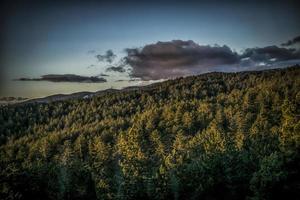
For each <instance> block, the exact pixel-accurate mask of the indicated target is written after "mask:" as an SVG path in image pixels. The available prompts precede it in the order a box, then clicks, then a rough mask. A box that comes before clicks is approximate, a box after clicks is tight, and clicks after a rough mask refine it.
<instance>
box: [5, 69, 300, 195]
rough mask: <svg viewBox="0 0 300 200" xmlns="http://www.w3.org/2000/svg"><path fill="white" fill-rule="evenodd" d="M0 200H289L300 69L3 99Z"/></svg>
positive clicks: (299, 131)
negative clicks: (44, 98)
mask: <svg viewBox="0 0 300 200" xmlns="http://www.w3.org/2000/svg"><path fill="white" fill-rule="evenodd" d="M0 124H1V126H0V134H1V135H0V145H1V146H0V162H1V163H0V195H1V196H0V199H142V198H143V199H246V198H247V199H253V200H254V199H274V198H275V197H276V198H280V199H289V198H292V197H293V196H300V194H299V191H300V190H299V185H300V179H299V178H300V177H299V175H300V174H299V169H300V163H299V155H300V154H299V147H300V67H299V66H294V67H289V68H285V69H276V70H268V71H260V72H239V73H209V74H204V75H199V76H193V77H186V78H178V79H174V80H168V81H166V82H163V83H157V84H154V85H151V86H146V87H143V88H140V89H135V90H126V91H120V92H117V93H108V94H105V95H103V96H98V97H97V96H95V97H92V98H90V99H76V100H66V101H59V102H52V103H47V104H46V103H45V104H43V103H31V104H21V105H9V106H2V107H1V108H0Z"/></svg>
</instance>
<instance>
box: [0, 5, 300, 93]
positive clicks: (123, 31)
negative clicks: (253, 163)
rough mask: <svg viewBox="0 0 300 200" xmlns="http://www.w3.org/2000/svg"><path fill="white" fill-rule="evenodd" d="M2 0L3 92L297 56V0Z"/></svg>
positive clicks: (115, 83)
mask: <svg viewBox="0 0 300 200" xmlns="http://www.w3.org/2000/svg"><path fill="white" fill-rule="evenodd" d="M1 8H2V10H1V24H0V25H1V30H2V31H1V35H0V37H1V39H0V41H1V47H0V48H1V49H0V64H1V65H0V67H1V88H0V96H15V97H17V96H22V97H29V98H34V97H41V96H47V95H51V94H57V93H72V92H78V91H97V90H103V89H107V88H111V87H112V88H122V87H126V86H130V85H143V84H149V83H152V82H156V81H162V80H166V79H169V78H176V77H179V76H189V75H196V74H201V73H205V72H209V71H226V72H230V71H243V70H260V69H265V68H275V67H284V66H287V65H291V64H296V63H300V62H299V60H300V51H299V36H300V26H299V24H300V12H299V8H300V7H299V5H298V4H297V1H255V0H254V1H187V0H186V1H155V0H154V1H22V0H19V1H7V2H3V3H2V6H1ZM65 74H67V75H65ZM49 75H50V76H49Z"/></svg>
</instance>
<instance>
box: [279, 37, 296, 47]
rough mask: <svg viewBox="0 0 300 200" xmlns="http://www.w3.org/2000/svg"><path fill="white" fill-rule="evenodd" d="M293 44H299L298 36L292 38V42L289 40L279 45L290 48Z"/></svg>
mask: <svg viewBox="0 0 300 200" xmlns="http://www.w3.org/2000/svg"><path fill="white" fill-rule="evenodd" d="M294 44H300V35H299V36H297V37H295V38H293V39H292V40H289V41H287V42H285V43H282V44H281V45H282V46H292V45H294Z"/></svg>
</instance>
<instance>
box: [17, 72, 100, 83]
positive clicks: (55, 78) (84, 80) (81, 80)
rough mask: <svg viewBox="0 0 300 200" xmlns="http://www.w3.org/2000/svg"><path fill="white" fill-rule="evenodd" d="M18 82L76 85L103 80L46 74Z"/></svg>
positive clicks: (93, 77)
mask: <svg viewBox="0 0 300 200" xmlns="http://www.w3.org/2000/svg"><path fill="white" fill-rule="evenodd" d="M16 80H18V81H50V82H78V83H103V82H106V79H104V78H98V77H95V76H79V75H75V74H47V75H43V76H41V78H19V79H16Z"/></svg>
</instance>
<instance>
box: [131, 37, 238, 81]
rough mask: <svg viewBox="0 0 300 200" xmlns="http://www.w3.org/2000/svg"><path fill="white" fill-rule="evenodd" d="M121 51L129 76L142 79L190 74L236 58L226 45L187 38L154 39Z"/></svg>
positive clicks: (233, 62) (236, 60) (233, 61)
mask: <svg viewBox="0 0 300 200" xmlns="http://www.w3.org/2000/svg"><path fill="white" fill-rule="evenodd" d="M125 51H126V53H127V56H126V57H125V60H126V63H127V64H128V65H129V66H130V67H131V68H132V71H131V76H132V77H136V78H141V79H142V80H157V79H164V78H173V77H178V76H185V75H193V74H197V73H201V72H206V71H209V69H210V67H211V66H216V65H221V64H235V63H238V62H239V56H238V54H237V53H235V52H233V51H232V50H231V49H230V48H229V47H228V46H218V45H216V46H210V45H198V44H196V43H195V42H193V41H191V40H189V41H182V40H172V41H170V42H157V43H155V44H149V45H146V46H144V47H143V48H132V49H126V50H125Z"/></svg>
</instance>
